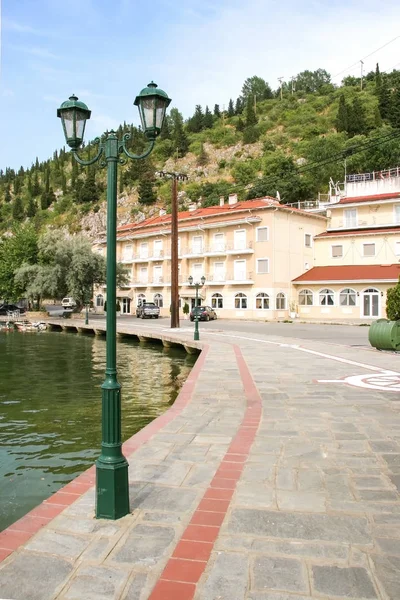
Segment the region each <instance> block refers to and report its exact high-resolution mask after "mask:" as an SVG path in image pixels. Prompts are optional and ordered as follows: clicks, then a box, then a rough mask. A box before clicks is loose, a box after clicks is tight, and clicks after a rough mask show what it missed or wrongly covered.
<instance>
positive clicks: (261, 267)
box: [257, 258, 269, 274]
mask: <svg viewBox="0 0 400 600" xmlns="http://www.w3.org/2000/svg"><path fill="white" fill-rule="evenodd" d="M257 273H260V274H261V273H269V258H257Z"/></svg>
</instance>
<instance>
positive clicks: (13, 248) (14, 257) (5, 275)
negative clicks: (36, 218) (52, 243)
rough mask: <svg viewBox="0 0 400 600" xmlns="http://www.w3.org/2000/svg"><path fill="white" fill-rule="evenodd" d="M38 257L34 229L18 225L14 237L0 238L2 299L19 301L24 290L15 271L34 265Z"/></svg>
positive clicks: (0, 293)
mask: <svg viewBox="0 0 400 600" xmlns="http://www.w3.org/2000/svg"><path fill="white" fill-rule="evenodd" d="M37 256H38V238H37V234H36V232H35V229H34V227H33V226H32V225H31V224H29V225H22V224H18V225H15V226H14V228H13V230H12V235H10V236H7V237H3V238H0V297H1V298H4V299H5V300H8V301H17V300H19V298H20V297H21V296H22V292H23V290H22V289H21V287H20V286H19V285H18V283H17V282H16V281H15V271H16V269H18V268H19V267H21V266H22V265H23V264H24V263H26V264H34V263H35V262H36V260H37Z"/></svg>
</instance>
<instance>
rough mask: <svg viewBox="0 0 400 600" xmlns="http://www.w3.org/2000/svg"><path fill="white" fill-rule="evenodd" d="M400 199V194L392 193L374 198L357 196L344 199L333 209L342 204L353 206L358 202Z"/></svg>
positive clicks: (333, 205) (377, 195) (376, 195)
mask: <svg viewBox="0 0 400 600" xmlns="http://www.w3.org/2000/svg"><path fill="white" fill-rule="evenodd" d="M398 198H400V192H391V193H390V194H375V195H374V196H355V197H354V198H350V197H346V198H342V199H341V200H340V201H339V202H337V203H335V204H332V206H329V208H333V207H335V206H338V205H340V204H353V203H356V202H378V201H379V200H397V199H398Z"/></svg>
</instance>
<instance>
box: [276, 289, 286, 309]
mask: <svg viewBox="0 0 400 600" xmlns="http://www.w3.org/2000/svg"><path fill="white" fill-rule="evenodd" d="M276 310H286V296H285V294H284V293H283V292H279V294H277V295H276Z"/></svg>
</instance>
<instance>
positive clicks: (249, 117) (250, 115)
mask: <svg viewBox="0 0 400 600" xmlns="http://www.w3.org/2000/svg"><path fill="white" fill-rule="evenodd" d="M256 124H257V117H256V113H255V110H254V98H253V96H249V97H248V98H247V102H246V127H251V125H256Z"/></svg>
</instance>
